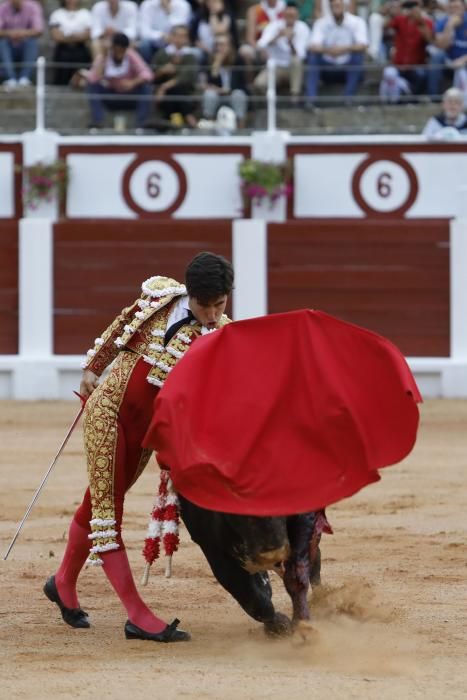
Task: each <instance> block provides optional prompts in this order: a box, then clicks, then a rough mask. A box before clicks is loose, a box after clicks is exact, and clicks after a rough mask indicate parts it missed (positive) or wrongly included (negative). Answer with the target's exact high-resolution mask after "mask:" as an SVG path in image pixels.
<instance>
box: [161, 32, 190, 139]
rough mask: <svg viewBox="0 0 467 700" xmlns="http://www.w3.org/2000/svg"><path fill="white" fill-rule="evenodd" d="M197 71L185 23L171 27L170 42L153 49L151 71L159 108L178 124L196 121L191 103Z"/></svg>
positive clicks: (165, 115)
mask: <svg viewBox="0 0 467 700" xmlns="http://www.w3.org/2000/svg"><path fill="white" fill-rule="evenodd" d="M197 72H198V63H197V61H196V58H195V56H194V55H193V52H192V50H191V49H190V48H189V47H188V29H187V27H185V26H184V25H180V26H178V27H172V30H171V32H170V43H169V45H168V46H166V47H165V48H163V49H159V51H158V52H157V53H156V56H155V59H154V75H155V83H156V104H157V106H158V109H159V111H160V112H161V114H162V116H163V117H164V118H165V119H166V120H168V121H171V122H172V123H173V124H175V125H177V126H182V125H183V124H186V125H187V126H189V127H191V128H194V127H195V126H196V124H197V119H196V117H195V116H194V109H195V107H194V103H193V94H194V92H195V88H196V78H197ZM174 115H175V116H174Z"/></svg>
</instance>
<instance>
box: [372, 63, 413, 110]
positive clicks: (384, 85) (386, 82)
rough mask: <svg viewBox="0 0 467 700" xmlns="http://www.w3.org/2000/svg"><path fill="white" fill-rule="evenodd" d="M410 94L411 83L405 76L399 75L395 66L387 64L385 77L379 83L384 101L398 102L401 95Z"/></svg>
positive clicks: (381, 98) (380, 93)
mask: <svg viewBox="0 0 467 700" xmlns="http://www.w3.org/2000/svg"><path fill="white" fill-rule="evenodd" d="M404 95H410V85H409V83H408V81H407V80H406V79H405V78H402V76H401V75H399V71H398V70H397V68H396V67H395V66H385V67H384V70H383V77H382V78H381V82H380V84H379V97H380V100H381V101H382V102H389V103H391V104H397V103H398V102H400V101H401V97H403V96H404Z"/></svg>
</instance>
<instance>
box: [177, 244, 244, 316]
mask: <svg viewBox="0 0 467 700" xmlns="http://www.w3.org/2000/svg"><path fill="white" fill-rule="evenodd" d="M233 280H234V271H233V267H232V263H231V262H229V260H226V258H224V257H222V255H215V254H214V253H207V252H206V253H198V255H196V256H195V257H194V258H193V260H192V261H191V262H190V263H189V265H188V267H187V269H186V273H185V282H186V288H187V291H188V294H189V296H190V297H193V298H194V299H196V300H197V301H199V302H200V303H201V304H207V303H209V302H211V301H214V300H215V299H217V298H218V297H221V296H223V295H224V294H230V292H231V291H232V286H233Z"/></svg>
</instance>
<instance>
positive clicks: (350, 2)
mask: <svg viewBox="0 0 467 700" xmlns="http://www.w3.org/2000/svg"><path fill="white" fill-rule="evenodd" d="M344 9H345V11H346V12H350V13H351V14H352V15H355V14H357V0H344ZM331 15H332V10H331V1H330V0H315V17H316V18H317V19H318V18H319V17H330V16H331Z"/></svg>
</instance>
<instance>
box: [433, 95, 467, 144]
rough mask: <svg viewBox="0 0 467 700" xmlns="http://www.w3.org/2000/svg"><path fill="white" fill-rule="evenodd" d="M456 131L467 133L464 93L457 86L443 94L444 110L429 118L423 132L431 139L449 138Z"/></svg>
mask: <svg viewBox="0 0 467 700" xmlns="http://www.w3.org/2000/svg"><path fill="white" fill-rule="evenodd" d="M455 132H457V133H458V134H463V135H467V116H466V115H465V113H464V95H463V94H462V92H461V91H460V90H458V89H457V88H449V90H446V92H445V93H444V95H443V103H442V112H441V113H440V114H438V115H436V116H434V117H431V118H430V119H428V121H427V123H426V124H425V128H424V129H423V132H422V134H423V135H424V136H426V137H427V138H430V139H438V140H444V139H446V140H449V139H451V138H452V135H453V133H454V134H455Z"/></svg>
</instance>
